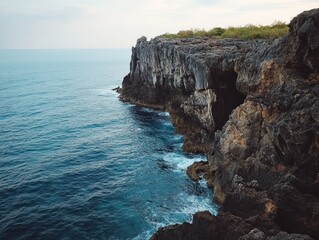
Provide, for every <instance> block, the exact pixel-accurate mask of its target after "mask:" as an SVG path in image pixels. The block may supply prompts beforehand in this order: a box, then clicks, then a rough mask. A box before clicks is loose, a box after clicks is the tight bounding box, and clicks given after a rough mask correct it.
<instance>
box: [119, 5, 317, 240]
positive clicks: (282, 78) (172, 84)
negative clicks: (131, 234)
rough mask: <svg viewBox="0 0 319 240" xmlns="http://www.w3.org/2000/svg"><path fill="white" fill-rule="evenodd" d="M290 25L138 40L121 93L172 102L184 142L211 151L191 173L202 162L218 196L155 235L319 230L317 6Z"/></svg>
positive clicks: (307, 233) (153, 103)
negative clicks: (245, 33)
mask: <svg viewBox="0 0 319 240" xmlns="http://www.w3.org/2000/svg"><path fill="white" fill-rule="evenodd" d="M289 27H290V31H289V34H288V35H287V36H285V37H282V38H279V39H276V40H271V41H270V40H268V41H264V40H252V41H243V40H236V39H208V38H192V39H166V38H160V37H157V38H155V39H153V40H151V41H147V40H146V38H145V37H142V38H140V39H139V40H138V41H137V44H136V47H135V48H133V50H132V60H131V68H130V73H129V74H128V75H127V76H126V77H125V78H124V81H123V86H122V90H121V98H122V100H124V101H130V102H133V103H136V104H139V105H143V106H147V107H152V108H160V109H165V110H167V111H169V112H170V114H171V118H172V122H173V124H174V125H175V127H176V129H177V131H178V132H179V133H182V134H183V135H185V142H184V145H183V148H184V150H185V151H190V152H206V153H207V155H208V170H207V166H206V167H205V166H204V165H205V164H204V163H200V164H195V165H194V166H195V167H196V168H194V169H189V170H188V173H189V175H190V176H193V178H194V180H196V173H198V172H201V171H205V174H204V176H206V177H207V178H208V180H209V182H210V184H211V185H212V187H213V188H214V194H215V200H216V201H217V202H218V203H220V204H221V209H220V212H219V213H218V216H212V215H211V214H210V213H208V212H201V213H197V214H195V215H194V220H193V223H192V224H189V223H184V224H182V225H173V226H168V227H165V228H161V229H159V230H158V232H157V233H156V234H154V235H153V237H152V239H202V240H203V239H243V240H244V239H245V240H248V239H269V240H270V239H271V240H275V239H311V238H313V239H319V200H318V199H319V9H313V10H311V11H307V12H303V13H301V14H300V15H298V16H297V17H295V18H294V19H293V20H292V21H291V23H290V24H289ZM203 169H204V170H203ZM194 174H195V176H194Z"/></svg>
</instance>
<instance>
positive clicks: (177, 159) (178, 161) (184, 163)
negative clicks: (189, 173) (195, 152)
mask: <svg viewBox="0 0 319 240" xmlns="http://www.w3.org/2000/svg"><path fill="white" fill-rule="evenodd" d="M163 160H164V161H166V162H168V163H169V164H170V165H172V166H173V167H175V168H176V170H178V171H181V170H182V171H185V170H186V169H187V167H188V166H190V165H192V164H193V163H194V162H198V161H203V160H205V157H203V156H197V157H192V158H191V157H187V156H185V155H184V154H183V153H168V154H166V155H165V156H164V157H163Z"/></svg>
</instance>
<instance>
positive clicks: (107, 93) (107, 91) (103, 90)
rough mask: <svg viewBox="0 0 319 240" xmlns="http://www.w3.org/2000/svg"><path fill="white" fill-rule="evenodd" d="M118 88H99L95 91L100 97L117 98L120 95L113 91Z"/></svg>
mask: <svg viewBox="0 0 319 240" xmlns="http://www.w3.org/2000/svg"><path fill="white" fill-rule="evenodd" d="M117 87H118V86H111V87H107V88H98V89H94V91H95V92H97V94H98V96H107V97H109V96H117V95H118V93H117V92H116V91H114V90H112V89H114V88H117Z"/></svg>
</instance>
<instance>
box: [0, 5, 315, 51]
mask: <svg viewBox="0 0 319 240" xmlns="http://www.w3.org/2000/svg"><path fill="white" fill-rule="evenodd" d="M317 7H318V1H317V0H260V1H252V0H223V1H221V0H213V1H208V0H176V1H174V2H173V1H169V0H140V1H138V2H133V1H128V0H91V1H89V0H68V1H67V2H66V1H63V0H47V1H45V2H44V1H41V0H28V1H24V0H0V36H1V38H0V49H121V48H130V47H132V46H134V45H135V43H136V40H137V39H138V38H139V37H141V36H146V37H147V38H148V39H151V38H154V37H155V36H158V35H161V34H164V33H167V32H169V33H176V32H178V31H179V30H186V29H196V28H198V29H206V30H209V29H211V28H213V27H229V26H244V25H246V24H255V25H269V24H272V23H273V22H275V21H282V22H286V23H289V22H290V21H291V19H292V18H293V17H295V16H296V15H298V14H299V13H301V12H303V11H305V10H310V9H313V8H317Z"/></svg>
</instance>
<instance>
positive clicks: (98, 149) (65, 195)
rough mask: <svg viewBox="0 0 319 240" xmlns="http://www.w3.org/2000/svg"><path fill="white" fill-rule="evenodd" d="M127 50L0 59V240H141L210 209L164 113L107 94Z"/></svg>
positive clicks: (6, 53)
mask: <svg viewBox="0 0 319 240" xmlns="http://www.w3.org/2000/svg"><path fill="white" fill-rule="evenodd" d="M129 58H130V50H1V51H0V239H147V238H149V237H150V236H151V234H152V233H153V232H154V231H155V230H156V229H157V228H158V227H160V226H164V225H167V224H172V223H177V222H183V221H190V220H191V214H193V213H195V212H196V211H198V210H206V209H208V210H210V211H211V212H213V213H215V211H216V208H215V206H214V205H213V204H212V203H211V197H212V196H211V193H210V191H209V190H208V189H207V187H206V184H205V183H204V182H200V183H193V182H191V181H190V180H189V179H188V178H187V176H186V173H185V169H186V167H187V166H188V165H190V164H191V163H192V162H193V161H196V160H202V159H204V156H200V155H186V154H184V153H182V152H181V143H182V137H181V136H180V135H177V134H175V132H174V128H173V126H172V125H171V123H170V121H169V115H168V114H167V113H164V112H158V111H152V110H149V109H146V108H139V107H136V106H134V105H132V104H127V103H122V102H120V101H119V100H118V98H117V94H116V93H115V92H114V91H112V90H111V89H112V88H114V87H116V86H118V85H120V84H121V81H122V78H123V76H124V75H125V74H126V73H127V72H128V71H129V69H128V68H129Z"/></svg>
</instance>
